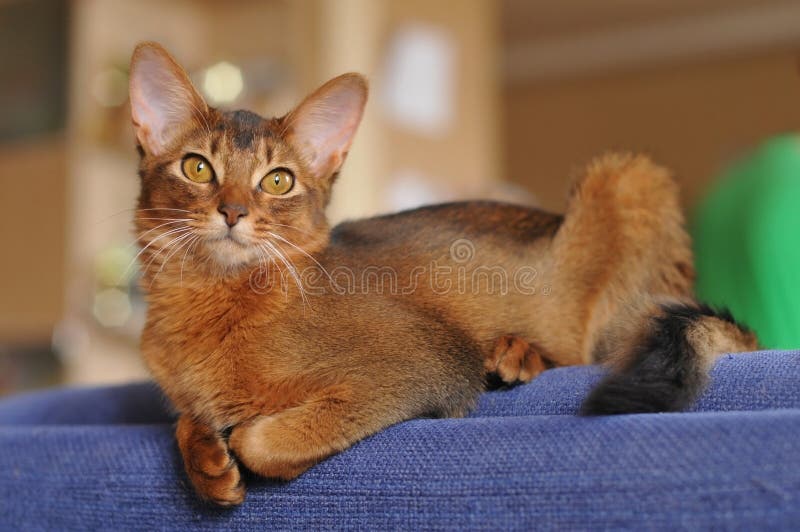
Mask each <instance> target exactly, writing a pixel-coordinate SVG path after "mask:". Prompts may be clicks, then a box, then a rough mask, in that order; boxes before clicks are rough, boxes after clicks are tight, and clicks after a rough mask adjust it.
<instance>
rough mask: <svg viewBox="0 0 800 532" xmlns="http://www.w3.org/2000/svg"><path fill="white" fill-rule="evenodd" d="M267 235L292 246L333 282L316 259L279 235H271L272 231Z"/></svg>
mask: <svg viewBox="0 0 800 532" xmlns="http://www.w3.org/2000/svg"><path fill="white" fill-rule="evenodd" d="M267 233H269V234H270V235H272V236H274V237H275V238H278V239H280V240H281V241H282V242H286V243H287V244H289V245H290V246H292V247H293V248H294V249H296V250H297V251H299V252H300V253H302V254H303V255H305V256H306V257H308V258H309V259H311V260H313V261H314V263H315V264H316V265H317V266H319V267H320V269H321V270H322V271H323V273H324V274H325V275H327V276H328V279H329V280H330V281H333V279H332V278H331V275H330V274H329V273H328V270H326V269H325V267H324V266H323V265H322V264H320V263H319V261H318V260H317V259H315V258H314V257H312V256H311V254H309V253H308V252H307V251H306V250H304V249H302V248H301V247H299V246H298V245H296V244H294V243H292V242H289V241H288V240H287V239H285V238H283V237H282V236H281V235H278V234H276V233H273V232H272V231H267Z"/></svg>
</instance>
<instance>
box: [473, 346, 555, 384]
mask: <svg viewBox="0 0 800 532" xmlns="http://www.w3.org/2000/svg"><path fill="white" fill-rule="evenodd" d="M483 366H484V368H485V369H486V371H487V372H488V373H495V374H497V375H498V376H499V377H500V378H501V379H502V380H503V382H504V383H506V384H514V383H517V382H530V381H531V380H532V379H533V378H534V377H536V376H538V375H539V374H540V373H541V372H543V371H544V370H546V369H547V368H548V367H549V363H548V362H547V361H546V360H545V359H544V358H543V357H542V355H541V354H540V353H539V351H538V350H537V349H535V348H534V347H533V346H532V345H531V344H529V343H528V342H526V341H525V340H523V339H522V338H519V337H518V336H513V335H507V336H501V337H500V338H498V339H497V342H496V343H495V346H494V349H493V350H492V354H491V355H490V356H489V357H487V358H486V360H484V363H483Z"/></svg>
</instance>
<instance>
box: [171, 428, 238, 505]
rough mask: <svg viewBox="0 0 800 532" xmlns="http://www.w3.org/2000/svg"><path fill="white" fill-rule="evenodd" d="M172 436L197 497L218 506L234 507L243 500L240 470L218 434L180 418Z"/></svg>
mask: <svg viewBox="0 0 800 532" xmlns="http://www.w3.org/2000/svg"><path fill="white" fill-rule="evenodd" d="M175 436H176V438H177V440H178V447H179V448H180V450H181V455H182V456H183V465H184V467H185V468H186V474H187V475H188V476H189V479H190V480H191V482H192V485H193V486H194V488H195V491H197V494H198V495H200V497H202V498H203V499H205V500H208V501H211V502H214V503H216V504H218V505H220V506H234V505H237V504H241V503H242V502H243V501H244V496H245V488H244V483H243V482H242V478H241V474H240V473H239V467H238V465H237V464H236V460H234V458H233V457H232V456H231V454H230V453H229V452H228V446H227V445H226V444H225V440H224V439H223V438H222V435H221V434H219V433H218V432H216V431H214V430H213V429H212V428H211V427H209V426H207V425H203V424H201V423H197V422H195V421H194V420H192V419H191V418H190V417H188V416H186V415H182V416H181V417H180V418H179V419H178V426H177V428H176V430H175Z"/></svg>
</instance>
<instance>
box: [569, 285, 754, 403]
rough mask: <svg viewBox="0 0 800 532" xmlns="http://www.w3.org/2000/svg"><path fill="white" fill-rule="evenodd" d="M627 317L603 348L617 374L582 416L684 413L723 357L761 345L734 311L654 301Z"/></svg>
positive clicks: (605, 382) (595, 392)
mask: <svg viewBox="0 0 800 532" xmlns="http://www.w3.org/2000/svg"><path fill="white" fill-rule="evenodd" d="M626 314H627V316H624V317H622V318H621V319H620V320H616V323H614V324H613V325H612V326H611V327H610V328H609V329H608V330H607V331H606V334H605V335H604V338H603V340H602V341H601V342H600V343H599V344H598V350H599V351H600V353H599V356H600V358H605V360H604V362H606V363H607V364H609V365H610V366H611V370H612V371H611V373H610V374H609V376H607V377H606V378H605V379H604V380H603V381H601V382H600V384H599V385H598V386H597V387H596V388H595V389H594V390H592V392H591V393H590V394H589V397H588V398H587V399H586V400H585V401H584V403H583V405H582V407H581V414H582V415H587V416H595V415H607V414H632V413H646V412H669V411H676V410H681V409H683V408H685V407H687V406H689V405H690V404H691V403H692V401H694V400H695V399H696V398H697V396H698V395H699V394H700V392H702V390H703V388H704V387H705V384H706V380H707V375H708V370H709V369H710V367H711V365H712V364H713V362H714V360H715V359H716V358H717V356H719V355H721V354H723V353H731V352H739V351H752V350H755V349H757V347H758V342H757V340H756V337H755V335H754V334H753V333H751V332H750V331H748V330H747V328H745V327H744V326H742V325H740V324H739V323H737V322H736V321H735V320H734V319H733V317H732V316H731V315H730V314H729V313H728V312H725V311H717V310H714V309H712V308H711V307H708V306H706V305H702V304H699V303H696V302H693V301H685V300H684V301H670V302H650V303H647V304H642V305H640V306H639V308H638V309H632V310H631V311H629V312H627V313H626ZM632 328H633V330H631V329H632Z"/></svg>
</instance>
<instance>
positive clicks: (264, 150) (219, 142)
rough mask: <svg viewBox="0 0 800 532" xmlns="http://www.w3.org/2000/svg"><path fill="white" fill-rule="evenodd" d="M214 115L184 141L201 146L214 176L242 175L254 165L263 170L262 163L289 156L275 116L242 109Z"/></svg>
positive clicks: (267, 163) (248, 171)
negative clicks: (265, 116) (264, 115)
mask: <svg viewBox="0 0 800 532" xmlns="http://www.w3.org/2000/svg"><path fill="white" fill-rule="evenodd" d="M215 118H216V120H214V121H213V123H210V124H208V125H207V126H209V127H202V126H203V124H200V127H199V128H198V129H197V130H196V131H195V135H193V137H194V138H193V139H191V140H189V142H188V143H187V144H195V145H197V146H198V147H199V148H202V151H203V152H204V153H203V154H204V155H205V156H206V157H208V158H209V160H211V161H212V164H214V167H215V168H216V169H217V173H218V177H220V178H222V179H224V177H233V176H236V175H241V176H242V177H245V176H246V175H249V174H250V173H251V172H252V171H254V170H256V169H261V170H264V168H263V167H264V165H270V164H273V163H280V162H281V161H285V160H287V158H289V157H291V152H290V150H289V149H288V147H287V146H286V144H285V143H284V142H283V141H282V140H281V135H280V129H281V123H280V120H279V119H274V118H273V119H266V118H263V117H261V116H259V115H258V114H256V113H253V112H251V111H244V110H240V111H227V112H219V113H217V115H216V117H215ZM188 147H189V146H187V148H188Z"/></svg>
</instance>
